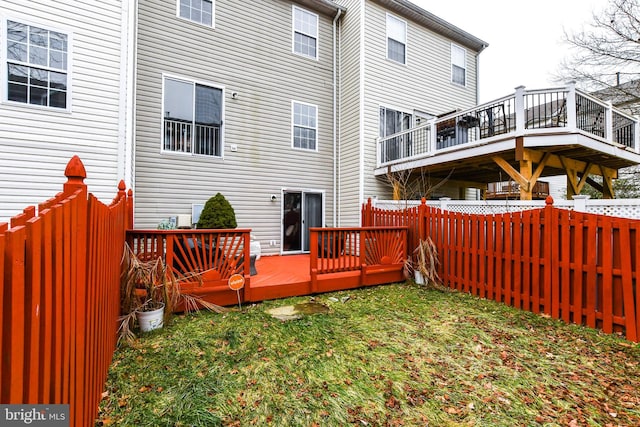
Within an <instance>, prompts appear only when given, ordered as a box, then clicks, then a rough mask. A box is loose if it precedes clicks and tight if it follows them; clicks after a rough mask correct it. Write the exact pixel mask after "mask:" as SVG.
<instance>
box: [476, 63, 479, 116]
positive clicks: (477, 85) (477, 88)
mask: <svg viewBox="0 0 640 427" xmlns="http://www.w3.org/2000/svg"><path fill="white" fill-rule="evenodd" d="M479 104H480V52H478V54H477V55H476V105H479Z"/></svg>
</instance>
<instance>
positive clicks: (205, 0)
mask: <svg viewBox="0 0 640 427" xmlns="http://www.w3.org/2000/svg"><path fill="white" fill-rule="evenodd" d="M177 6H178V16H179V17H181V18H184V19H188V20H189V21H193V22H196V23H198V24H202V25H205V26H207V27H213V26H214V25H213V24H214V17H215V13H214V11H215V3H214V1H213V0H178V4H177Z"/></svg>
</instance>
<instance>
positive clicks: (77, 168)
mask: <svg viewBox="0 0 640 427" xmlns="http://www.w3.org/2000/svg"><path fill="white" fill-rule="evenodd" d="M64 175H65V176H66V177H67V182H66V183H65V184H64V186H63V188H64V193H65V194H71V193H73V192H74V191H75V190H77V189H78V188H83V189H84V190H85V191H86V189H87V186H86V185H85V183H84V179H85V178H86V177H87V171H86V170H85V168H84V164H82V160H80V157H78V155H77V154H76V155H74V156H73V157H72V158H71V160H69V163H67V167H66V169H65V170H64Z"/></svg>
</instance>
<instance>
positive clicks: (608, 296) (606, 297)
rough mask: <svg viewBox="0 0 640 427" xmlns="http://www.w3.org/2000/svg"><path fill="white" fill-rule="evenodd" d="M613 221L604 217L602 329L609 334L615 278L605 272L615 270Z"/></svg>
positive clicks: (610, 331) (610, 330) (611, 328)
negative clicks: (612, 258) (612, 257)
mask: <svg viewBox="0 0 640 427" xmlns="http://www.w3.org/2000/svg"><path fill="white" fill-rule="evenodd" d="M612 238H613V236H612V227H611V221H609V220H608V219H607V218H602V257H601V261H602V274H601V277H602V306H601V313H602V330H603V331H604V332H606V333H608V334H610V333H612V332H613V280H612V279H613V278H612V274H605V272H610V271H612V270H613V264H612V261H611V256H612V255H613V254H612V250H611V249H612V247H611V246H612V245H611V239H612Z"/></svg>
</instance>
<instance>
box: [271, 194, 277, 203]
mask: <svg viewBox="0 0 640 427" xmlns="http://www.w3.org/2000/svg"><path fill="white" fill-rule="evenodd" d="M277 199H278V198H277V197H276V195H275V194H272V195H271V201H272V202H275V201H276V200H277Z"/></svg>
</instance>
